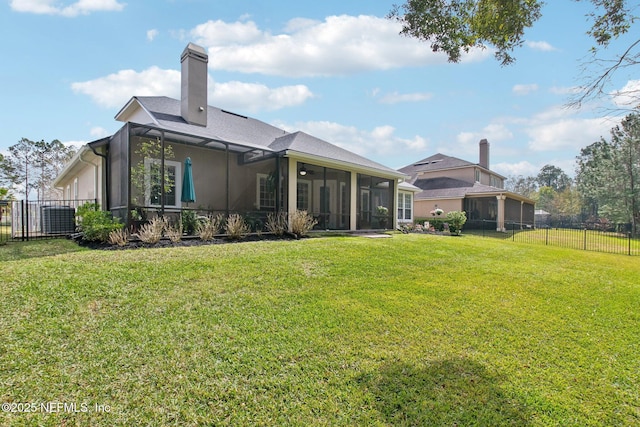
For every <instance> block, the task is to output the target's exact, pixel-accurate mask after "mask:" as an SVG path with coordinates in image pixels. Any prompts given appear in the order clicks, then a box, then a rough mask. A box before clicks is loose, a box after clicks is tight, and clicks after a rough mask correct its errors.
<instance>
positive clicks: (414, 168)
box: [399, 153, 477, 176]
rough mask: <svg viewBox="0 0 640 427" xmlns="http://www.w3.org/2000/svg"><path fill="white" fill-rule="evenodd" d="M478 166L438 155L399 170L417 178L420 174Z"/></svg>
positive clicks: (455, 158)
mask: <svg viewBox="0 0 640 427" xmlns="http://www.w3.org/2000/svg"><path fill="white" fill-rule="evenodd" d="M476 165H477V164H476V163H471V162H468V161H466V160H462V159H459V158H457V157H451V156H446V155H444V154H441V153H437V154H434V155H433V156H429V157H427V158H425V159H422V160H419V161H417V162H415V163H413V164H410V165H407V166H405V167H403V168H401V169H399V170H400V171H401V172H404V173H406V174H407V175H411V176H415V175H417V174H418V173H420V172H430V171H437V170H444V169H453V168H461V167H467V166H476Z"/></svg>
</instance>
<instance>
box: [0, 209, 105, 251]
mask: <svg viewBox="0 0 640 427" xmlns="http://www.w3.org/2000/svg"><path fill="white" fill-rule="evenodd" d="M85 203H96V200H95V199H89V200H37V201H30V200H13V201H8V202H7V203H6V205H5V206H2V208H3V209H4V211H3V214H2V220H1V221H0V241H3V239H4V242H6V241H9V240H21V241H27V240H33V239H50V238H56V237H63V236H68V235H70V234H73V233H74V232H75V231H76V209H77V208H78V206H81V205H83V204H85Z"/></svg>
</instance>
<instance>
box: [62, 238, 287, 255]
mask: <svg viewBox="0 0 640 427" xmlns="http://www.w3.org/2000/svg"><path fill="white" fill-rule="evenodd" d="M69 238H70V239H71V240H74V241H75V242H76V243H77V244H78V245H80V246H82V247H85V248H89V249H97V250H104V251H117V250H126V249H141V248H178V247H182V246H186V247H189V246H209V245H220V244H228V243H242V242H258V241H264V240H295V239H296V238H297V237H296V236H295V235H294V234H285V235H282V236H275V235H273V234H262V235H257V234H249V235H247V236H246V237H245V238H244V239H239V240H238V239H229V238H226V237H221V238H216V239H213V240H202V239H199V238H197V237H193V236H186V237H185V238H183V239H182V240H180V241H179V242H175V243H174V242H172V241H171V240H169V239H167V238H163V239H161V240H160V241H159V242H158V243H153V244H150V243H144V242H142V241H141V240H130V241H129V242H127V244H126V245H124V246H118V245H111V244H109V243H103V242H92V241H87V240H82V234H74V235H72V236H70V237H69Z"/></svg>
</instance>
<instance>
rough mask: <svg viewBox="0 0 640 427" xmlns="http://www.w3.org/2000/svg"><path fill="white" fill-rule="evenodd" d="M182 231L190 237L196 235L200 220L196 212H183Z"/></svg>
mask: <svg viewBox="0 0 640 427" xmlns="http://www.w3.org/2000/svg"><path fill="white" fill-rule="evenodd" d="M180 219H181V222H182V230H183V231H184V232H185V233H187V235H189V236H193V235H194V234H196V231H197V230H198V219H197V218H196V212H195V211H182V215H181V218H180Z"/></svg>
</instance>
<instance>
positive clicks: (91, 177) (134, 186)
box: [54, 44, 412, 230]
mask: <svg viewBox="0 0 640 427" xmlns="http://www.w3.org/2000/svg"><path fill="white" fill-rule="evenodd" d="M207 62H208V56H207V54H206V52H205V50H204V49H203V48H202V47H200V46H196V45H194V44H189V45H188V46H187V47H186V48H185V50H184V52H183V53H182V56H181V63H182V94H181V99H179V100H178V99H172V98H167V97H162V96H153V97H148V96H134V97H133V98H131V100H129V102H128V103H127V104H126V105H125V106H124V107H123V108H122V109H121V110H120V111H119V112H118V114H117V115H116V117H115V118H116V120H118V121H121V122H123V123H124V125H123V126H122V128H121V129H120V130H119V131H117V132H116V133H115V134H114V135H113V136H110V137H108V138H104V139H100V140H97V141H93V142H91V143H89V144H87V145H85V146H83V147H82V148H81V149H80V150H79V151H78V153H77V154H76V156H75V157H74V158H73V159H72V161H71V162H70V163H69V164H68V165H67V166H66V168H65V169H64V170H63V172H62V173H61V174H60V175H59V176H58V177H57V179H56V181H55V183H54V184H55V186H56V187H57V188H61V189H63V190H64V191H65V197H66V198H68V199H97V201H98V202H99V203H100V204H101V206H103V207H104V208H106V209H108V210H110V211H111V212H112V213H113V214H114V216H116V217H119V218H121V219H122V220H123V221H124V222H125V223H126V224H128V225H130V224H132V221H133V220H134V219H136V218H137V217H138V215H139V214H141V213H142V214H143V215H146V216H147V217H149V216H151V215H169V216H177V215H178V214H179V213H180V211H181V210H182V209H196V210H197V211H198V212H199V213H201V214H206V213H209V214H217V213H223V214H229V213H240V214H241V215H243V216H245V218H247V219H248V220H249V222H250V223H252V224H254V225H256V224H261V223H264V221H265V220H266V216H267V215H268V214H269V213H272V212H289V213H290V212H292V211H295V210H296V209H300V210H307V211H308V212H309V213H311V214H312V215H313V216H314V217H315V218H316V219H317V220H318V226H317V228H320V229H334V230H366V229H377V228H385V227H384V226H386V228H391V227H395V226H396V220H395V218H396V215H394V214H393V211H394V209H393V207H396V206H397V203H398V201H397V197H398V184H399V183H401V182H402V181H403V180H404V179H406V178H407V176H406V175H405V174H403V173H402V172H398V171H396V170H393V169H390V168H388V167H386V166H383V165H381V164H379V163H376V162H373V161H371V160H369V159H366V158H364V157H362V156H359V155H357V154H354V153H352V152H349V151H347V150H344V149H342V148H339V147H337V146H335V145H333V144H330V143H328V142H326V141H323V140H321V139H318V138H316V137H313V136H311V135H308V134H305V133H303V132H293V133H289V132H287V131H284V130H282V129H279V128H277V127H274V126H271V125H269V124H267V123H264V122H261V121H259V120H256V119H253V118H250V117H245V116H242V115H239V114H235V113H232V112H229V111H225V110H222V109H219V108H215V107H212V106H209V105H207ZM187 158H190V159H191V164H192V166H191V168H192V173H193V183H194V188H195V195H196V200H195V201H192V202H186V201H182V197H181V193H182V180H183V173H184V168H185V164H186V163H185V161H186V159H187ZM401 194H402V195H403V201H405V202H406V200H404V194H406V193H401ZM405 204H406V203H405ZM378 206H384V207H386V208H387V209H388V215H387V217H385V218H382V217H381V216H380V215H379V214H378V210H377V207H378ZM406 209H407V211H408V212H409V215H412V214H411V210H412V208H411V206H408V208H406ZM403 215H406V211H405V212H403Z"/></svg>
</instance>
